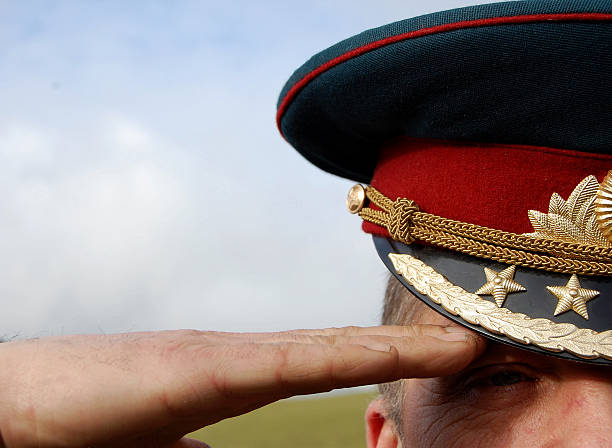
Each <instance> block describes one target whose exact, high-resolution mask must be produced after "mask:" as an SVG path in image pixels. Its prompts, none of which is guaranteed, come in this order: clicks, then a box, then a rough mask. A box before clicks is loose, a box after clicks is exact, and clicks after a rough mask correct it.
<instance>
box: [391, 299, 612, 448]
mask: <svg viewBox="0 0 612 448" xmlns="http://www.w3.org/2000/svg"><path fill="white" fill-rule="evenodd" d="M417 320H418V322H419V323H429V324H443V325H444V324H449V321H448V320H447V319H446V318H444V317H443V316H441V315H439V314H437V313H435V312H433V311H431V310H429V309H423V310H422V312H420V313H419V316H417ZM403 403H404V405H403V433H404V435H405V446H404V447H403V448H408V447H434V446H435V447H445V448H449V447H478V446H482V447H487V448H494V447H504V448H507V447H582V448H587V447H588V448H591V447H612V432H611V431H610V426H611V425H612V369H611V368H606V367H594V366H592V365H586V364H582V363H576V362H571V361H565V360H561V359H558V358H554V357H551V356H544V355H537V354H535V353H531V352H527V351H525V350H519V349H515V348H512V347H510V346H507V345H503V344H494V343H489V345H488V348H487V350H486V351H485V353H484V354H483V355H482V356H481V357H480V358H478V359H476V360H475V361H474V362H473V363H472V364H471V365H469V366H468V367H467V369H466V370H465V371H464V372H462V373H460V374H457V375H453V376H450V377H444V378H430V379H414V380H409V381H405V384H404V400H403Z"/></svg>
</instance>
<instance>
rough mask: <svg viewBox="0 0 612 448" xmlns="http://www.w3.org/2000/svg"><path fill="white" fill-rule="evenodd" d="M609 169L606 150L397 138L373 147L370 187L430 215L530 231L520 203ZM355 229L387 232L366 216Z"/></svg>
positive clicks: (536, 205)
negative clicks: (376, 149)
mask: <svg viewBox="0 0 612 448" xmlns="http://www.w3.org/2000/svg"><path fill="white" fill-rule="evenodd" d="M611 169H612V155H609V154H593V153H584V152H578V151H569V150H563V149H552V148H540V147H532V146H520V145H501V144H490V143H483V144H479V143H465V142H448V141H441V140H424V139H412V138H410V139H409V138H404V139H401V140H396V141H394V142H392V143H390V144H389V145H387V146H386V147H384V148H383V149H382V150H381V154H380V157H379V161H378V165H377V167H376V170H375V172H374V177H373V178H372V186H373V187H375V188H376V189H377V190H378V191H380V192H381V193H383V194H384V195H385V196H387V197H388V198H390V199H392V200H395V199H397V198H399V197H404V198H408V199H412V200H413V201H415V202H416V204H417V205H418V206H419V208H420V209H421V210H422V211H424V212H427V213H430V214H434V215H438V216H442V217H444V218H450V219H454V220H457V221H463V222H467V223H472V224H477V225H480V226H485V227H491V228H494V229H499V230H504V231H506V232H514V233H527V232H532V231H533V228H532V227H531V224H530V222H529V218H528V215H527V211H528V210H538V211H541V212H548V203H549V201H550V197H551V195H552V194H553V193H555V192H556V193H558V194H559V195H561V197H562V198H563V199H567V197H568V196H569V195H570V193H571V192H572V191H573V189H574V188H575V187H576V185H578V183H579V182H580V181H581V180H582V179H584V178H585V177H587V176H588V175H594V176H595V177H597V180H598V181H600V182H601V181H602V180H603V178H604V176H605V175H606V173H607V172H608V171H609V170H611ZM363 229H364V231H366V232H368V233H374V234H378V235H384V236H389V234H388V232H387V230H386V229H384V228H382V227H379V226H377V225H375V224H372V223H368V222H364V223H363Z"/></svg>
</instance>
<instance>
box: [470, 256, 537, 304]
mask: <svg viewBox="0 0 612 448" xmlns="http://www.w3.org/2000/svg"><path fill="white" fill-rule="evenodd" d="M515 270H516V266H509V267H507V268H506V269H504V270H503V271H501V272H495V271H494V270H493V269H489V268H484V272H485V275H486V276H487V283H485V284H484V285H482V286H481V287H480V289H479V290H478V291H476V294H480V295H489V296H493V299H495V303H497V306H498V307H500V308H501V306H502V305H503V303H504V300H506V296H507V295H508V294H512V293H513V292H520V291H527V290H526V289H525V288H524V287H523V286H521V285H519V284H518V283H517V282H515V281H514V271H515Z"/></svg>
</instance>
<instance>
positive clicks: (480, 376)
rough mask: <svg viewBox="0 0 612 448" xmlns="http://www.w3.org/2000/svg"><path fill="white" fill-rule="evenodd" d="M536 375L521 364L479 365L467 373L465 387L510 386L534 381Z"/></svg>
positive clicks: (501, 387)
mask: <svg viewBox="0 0 612 448" xmlns="http://www.w3.org/2000/svg"><path fill="white" fill-rule="evenodd" d="M536 381H537V376H536V375H535V374H534V373H533V371H532V369H530V368H528V367H526V366H524V365H521V364H498V365H491V366H485V367H480V368H478V369H476V370H474V371H472V372H470V373H469V374H468V375H467V378H466V379H465V383H464V384H465V387H466V388H467V389H485V388H498V389H504V388H512V387H518V386H520V385H521V384H522V383H534V382H536Z"/></svg>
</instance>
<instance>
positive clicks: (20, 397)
mask: <svg viewBox="0 0 612 448" xmlns="http://www.w3.org/2000/svg"><path fill="white" fill-rule="evenodd" d="M484 345H485V343H484V340H483V339H482V338H480V337H477V336H475V335H473V334H471V333H467V330H463V329H461V328H460V327H457V326H451V327H441V326H434V325H415V326H412V327H392V326H382V327H372V328H356V327H349V328H340V329H327V330H299V331H287V332H281V333H218V332H201V331H164V332H152V333H127V334H117V335H100V336H66V337H53V338H44V339H35V340H27V341H16V342H9V343H4V344H0V366H1V369H0V434H1V438H0V446H2V445H3V446H6V447H29V446H36V447H46V446H66V447H82V446H95V447H98V446H113V447H117V446H119V447H120V446H138V447H141V446H155V447H160V446H168V447H173V446H174V447H188V446H205V445H204V444H202V443H200V442H195V441H190V440H187V439H185V438H182V437H183V435H184V434H186V433H188V432H191V431H193V430H195V429H198V428H200V427H202V426H206V425H210V424H212V423H215V422H218V421H219V420H222V419H224V418H228V417H233V416H236V415H239V414H243V413H246V412H248V411H251V410H253V409H256V408H259V407H261V406H264V405H266V404H268V403H271V402H273V401H276V400H279V399H281V398H286V397H290V396H292V395H301V394H310V393H316V392H324V391H329V390H331V389H335V388H342V387H351V386H358V385H364V384H375V383H382V382H388V381H394V380H397V379H400V378H410V377H435V376H443V375H448V374H452V373H455V372H458V371H460V370H461V369H463V368H464V367H465V366H467V365H468V364H469V363H470V362H471V361H472V360H473V359H474V358H475V357H476V356H477V355H478V354H479V353H480V352H481V351H482V350H483V348H484Z"/></svg>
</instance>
